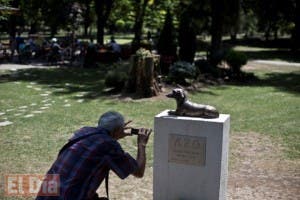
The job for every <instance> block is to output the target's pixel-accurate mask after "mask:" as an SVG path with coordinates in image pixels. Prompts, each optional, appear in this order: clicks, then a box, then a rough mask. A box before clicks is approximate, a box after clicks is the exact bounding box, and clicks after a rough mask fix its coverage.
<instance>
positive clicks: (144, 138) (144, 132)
mask: <svg viewBox="0 0 300 200" xmlns="http://www.w3.org/2000/svg"><path fill="white" fill-rule="evenodd" d="M151 132H152V129H145V128H141V129H140V130H139V133H138V140H137V141H138V146H139V145H142V146H146V145H147V143H148V140H149V136H150V134H151Z"/></svg>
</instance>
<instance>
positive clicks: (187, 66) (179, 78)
mask: <svg viewBox="0 0 300 200" xmlns="http://www.w3.org/2000/svg"><path fill="white" fill-rule="evenodd" d="M196 76H197V68H196V66H195V65H193V64H191V63H189V62H185V61H177V62H175V63H174V64H173V65H171V67H170V71H169V77H168V78H169V79H170V80H171V81H174V82H176V83H179V84H186V81H185V79H186V78H195V77H196Z"/></svg>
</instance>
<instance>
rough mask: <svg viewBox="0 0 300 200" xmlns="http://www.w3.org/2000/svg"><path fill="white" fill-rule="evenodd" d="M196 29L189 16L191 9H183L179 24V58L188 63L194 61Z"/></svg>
mask: <svg viewBox="0 0 300 200" xmlns="http://www.w3.org/2000/svg"><path fill="white" fill-rule="evenodd" d="M196 39H197V38H196V31H195V24H194V23H193V19H192V18H191V10H190V9H188V8H187V9H185V10H184V11H183V13H182V14H181V17H180V24H179V36H178V45H179V59H180V60H182V61H187V62H190V63H193V62H194V57H195V53H196V46H197V44H196V42H197V41H196Z"/></svg>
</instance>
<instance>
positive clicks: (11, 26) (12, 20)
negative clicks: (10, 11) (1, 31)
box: [8, 0, 20, 38]
mask: <svg viewBox="0 0 300 200" xmlns="http://www.w3.org/2000/svg"><path fill="white" fill-rule="evenodd" d="M19 5H20V0H13V1H12V3H11V6H12V7H13V8H19ZM8 21H9V23H8V34H9V35H10V36H11V37H13V38H15V37H16V32H17V28H16V26H17V16H16V15H11V16H10V17H9V19H8Z"/></svg>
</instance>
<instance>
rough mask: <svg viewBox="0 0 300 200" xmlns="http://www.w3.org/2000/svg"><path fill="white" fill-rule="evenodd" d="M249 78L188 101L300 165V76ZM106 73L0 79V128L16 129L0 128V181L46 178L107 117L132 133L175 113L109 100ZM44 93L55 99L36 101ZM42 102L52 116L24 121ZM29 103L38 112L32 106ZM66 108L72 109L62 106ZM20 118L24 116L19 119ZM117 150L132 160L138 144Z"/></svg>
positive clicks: (39, 73)
mask: <svg viewBox="0 0 300 200" xmlns="http://www.w3.org/2000/svg"><path fill="white" fill-rule="evenodd" d="M254 72H255V73H256V75H257V76H258V77H259V80H258V81H255V82H252V83H248V84H229V85H224V86H214V87H208V88H206V89H205V90H203V91H202V92H195V93H192V94H190V97H191V99H192V100H193V101H196V102H202V103H207V104H211V105H215V106H216V107H217V108H218V109H219V110H220V111H221V112H222V113H229V114H230V115H231V134H250V133H251V132H258V133H261V134H268V135H271V136H272V137H274V138H275V139H276V141H280V142H282V144H283V145H284V146H285V147H286V152H285V153H286V157H287V158H288V159H299V158H300V146H299V141H300V137H299V135H300V134H299V130H300V114H299V113H300V101H299V94H300V85H299V84H300V71H299V70H297V68H293V69H289V71H286V70H282V71H281V72H277V71H276V72H272V71H270V70H268V71H267V70H266V71H261V70H254ZM105 73H106V72H105V71H102V70H96V69H91V70H83V69H26V70H19V71H17V72H8V71H7V72H2V77H1V79H0V96H1V99H0V112H5V113H6V114H5V115H2V116H0V122H1V121H5V120H9V121H12V122H13V124H12V125H10V126H5V127H0V154H1V157H0V177H1V176H2V175H3V174H7V173H42V174H43V173H45V172H46V170H47V169H48V168H49V166H50V164H51V163H52V162H53V160H54V159H55V157H56V155H57V152H58V150H59V149H60V148H61V146H62V145H63V144H64V143H65V142H66V141H67V139H68V138H69V137H70V136H71V134H72V132H73V131H75V130H76V129H78V128H80V127H81V126H94V125H95V124H96V122H97V120H98V117H99V115H100V114H101V113H103V112H105V111H108V110H117V111H119V112H121V113H123V114H124V115H125V116H126V118H127V119H132V120H133V121H134V122H133V125H134V126H137V127H142V126H145V127H153V117H154V116H155V115H156V114H158V113H159V112H161V111H162V110H165V109H172V108H175V102H174V101H172V100H170V99H167V98H165V99H161V98H160V99H159V100H155V99H142V100H138V101H124V100H120V99H119V98H116V96H114V95H110V94H107V93H105V92H103V88H104V84H103V82H104V81H103V77H104V76H105ZM5 74H6V75H5ZM30 86H32V88H31V87H30ZM34 88H40V89H41V91H38V90H35V89H34ZM47 91H49V92H52V93H51V94H49V96H41V95H40V94H44V93H46V92H47ZM46 99H51V100H49V102H52V101H53V103H52V106H50V107H49V109H46V110H44V112H43V113H41V114H35V116H34V117H32V118H24V116H25V115H27V114H30V113H32V111H36V110H40V107H42V106H43V105H44V104H45V102H43V101H45V100H46ZM78 100H83V102H82V103H80V102H78ZM54 101H55V102H54ZM32 103H36V104H37V105H33V106H31V104H32ZM46 103H47V102H46ZM66 104H70V105H71V106H70V107H64V105H66ZM22 106H28V108H26V109H24V111H23V112H22V111H20V110H22V109H21V108H19V107H22ZM9 109H15V110H9ZM7 110H8V111H7ZM18 113H22V115H20V116H16V115H15V114H18ZM5 118H7V119H5ZM154 134H155V133H154ZM149 143H150V144H149V148H148V149H147V151H148V152H147V153H148V163H147V165H148V167H150V166H152V163H153V155H152V150H153V149H152V147H153V136H152V138H151V140H150V142H149ZM121 144H122V146H123V147H124V149H125V150H126V151H128V152H129V153H131V154H133V155H135V153H136V138H134V137H132V138H126V139H124V140H123V141H121ZM0 196H1V191H0ZM1 199H2V198H1ZM7 199H9V198H7ZM14 199H15V198H14Z"/></svg>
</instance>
